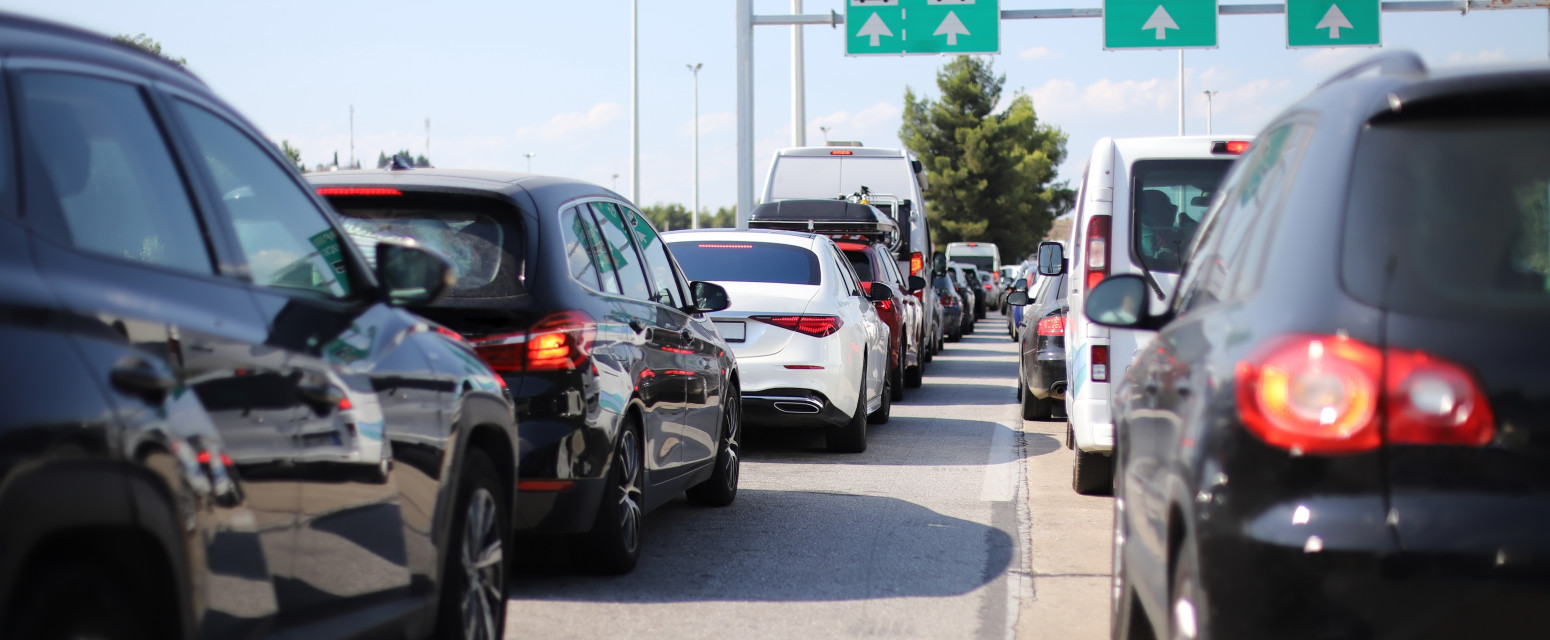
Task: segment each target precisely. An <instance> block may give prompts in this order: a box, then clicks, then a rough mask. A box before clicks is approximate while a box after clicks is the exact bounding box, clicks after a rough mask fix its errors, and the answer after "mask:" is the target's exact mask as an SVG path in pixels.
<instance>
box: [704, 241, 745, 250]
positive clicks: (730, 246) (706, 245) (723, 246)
mask: <svg viewBox="0 0 1550 640" xmlns="http://www.w3.org/2000/svg"><path fill="white" fill-rule="evenodd" d="M698 246H699V247H700V248H701V249H752V248H753V245H751V244H727V243H724V242H701V243H699V245H698Z"/></svg>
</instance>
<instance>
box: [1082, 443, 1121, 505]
mask: <svg viewBox="0 0 1550 640" xmlns="http://www.w3.org/2000/svg"><path fill="white" fill-rule="evenodd" d="M1111 464H1113V459H1112V458H1110V457H1109V456H1108V455H1107V454H1102V453H1091V452H1087V451H1083V450H1081V449H1077V450H1076V460H1075V462H1073V463H1072V464H1071V488H1072V489H1075V490H1076V492H1077V493H1080V494H1082V495H1084V496H1097V495H1104V494H1107V493H1109V492H1110V491H1112V490H1113V488H1114V474H1113V471H1112V469H1111V468H1110V465H1111Z"/></svg>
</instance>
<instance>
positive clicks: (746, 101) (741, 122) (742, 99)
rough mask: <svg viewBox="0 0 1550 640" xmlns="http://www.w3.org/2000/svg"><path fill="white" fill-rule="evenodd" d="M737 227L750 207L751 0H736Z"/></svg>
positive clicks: (742, 225)
mask: <svg viewBox="0 0 1550 640" xmlns="http://www.w3.org/2000/svg"><path fill="white" fill-rule="evenodd" d="M736 13H737V228H739V229H747V228H748V214H749V213H750V212H752V211H753V0H737V10H736Z"/></svg>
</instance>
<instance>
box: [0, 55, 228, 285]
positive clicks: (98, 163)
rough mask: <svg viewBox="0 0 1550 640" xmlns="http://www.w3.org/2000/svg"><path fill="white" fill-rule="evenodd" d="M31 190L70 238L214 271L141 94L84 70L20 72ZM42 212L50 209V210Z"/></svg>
mask: <svg viewBox="0 0 1550 640" xmlns="http://www.w3.org/2000/svg"><path fill="white" fill-rule="evenodd" d="M20 95H21V101H22V116H23V126H22V130H23V131H25V132H26V135H27V137H28V142H29V143H30V149H29V157H32V158H36V159H37V162H36V163H35V164H34V163H30V166H29V171H33V170H36V171H37V172H38V173H37V174H34V175H35V176H36V177H37V179H36V180H34V181H33V185H35V187H34V188H35V191H34V192H33V193H30V194H29V196H30V197H29V198H28V200H29V202H30V203H31V206H33V207H47V209H43V210H40V211H39V213H40V214H43V215H49V216H58V217H59V218H62V219H63V220H64V227H65V228H66V229H68V232H69V235H70V241H71V242H73V243H74V244H75V246H77V247H80V248H82V249H85V250H88V251H93V252H96V253H102V254H106V255H110V256H114V257H117V258H125V259H129V260H136V261H140V262H149V263H153V264H159V265H165V266H169V267H176V268H179V269H186V270H188V271H194V272H199V273H213V272H214V269H213V268H212V266H211V261H210V254H209V250H208V248H207V247H206V245H205V241H204V234H203V233H202V231H201V229H200V226H199V222H198V220H197V218H195V215H194V209H193V206H192V205H190V204H189V198H188V191H187V189H186V188H185V185H184V183H183V180H182V178H181V177H180V176H179V174H178V170H177V167H176V166H175V165H174V164H173V162H172V156H171V154H170V153H169V152H168V150H167V145H166V143H165V142H164V141H163V139H162V135H161V130H160V129H159V128H158V127H157V125H156V121H155V120H154V119H153V118H152V117H151V113H150V110H149V109H148V108H147V107H146V103H145V99H144V97H143V96H142V95H141V94H140V90H139V89H138V88H136V87H134V86H132V85H128V84H124V83H121V82H114V81H111V80H100V79H97V78H88V77H86V76H76V75H68V74H55V73H27V74H23V75H22V76H21V82H20ZM49 209H52V211H50V210H49Z"/></svg>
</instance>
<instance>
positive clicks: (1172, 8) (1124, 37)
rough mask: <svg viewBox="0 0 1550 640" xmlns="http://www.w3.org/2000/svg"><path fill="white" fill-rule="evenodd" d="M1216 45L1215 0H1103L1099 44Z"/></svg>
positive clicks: (1140, 46) (1129, 46) (1128, 46)
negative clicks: (1101, 36) (1101, 40)
mask: <svg viewBox="0 0 1550 640" xmlns="http://www.w3.org/2000/svg"><path fill="white" fill-rule="evenodd" d="M1215 46H1216V0H1103V48H1105V49H1183V48H1204V47H1215Z"/></svg>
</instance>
